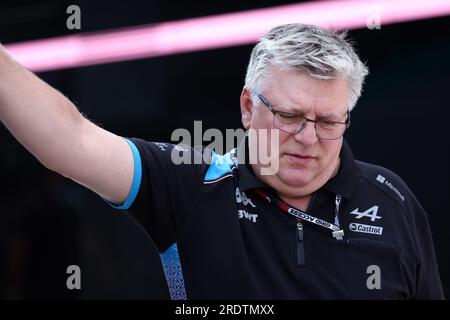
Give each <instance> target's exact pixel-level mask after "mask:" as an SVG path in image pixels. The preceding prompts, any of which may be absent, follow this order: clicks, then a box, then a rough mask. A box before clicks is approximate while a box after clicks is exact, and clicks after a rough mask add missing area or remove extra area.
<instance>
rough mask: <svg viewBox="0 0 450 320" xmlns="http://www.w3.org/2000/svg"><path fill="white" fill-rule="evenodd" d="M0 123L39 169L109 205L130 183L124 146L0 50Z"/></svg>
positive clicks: (130, 158)
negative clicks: (25, 150)
mask: <svg viewBox="0 0 450 320" xmlns="http://www.w3.org/2000/svg"><path fill="white" fill-rule="evenodd" d="M0 121H1V122H2V123H3V124H4V125H5V126H6V128H8V130H9V131H10V132H11V133H12V134H13V135H14V137H15V138H16V139H17V140H18V141H19V142H20V143H21V144H22V145H24V146H25V148H26V149H27V150H28V151H30V152H31V153H32V154H33V155H34V156H35V157H36V158H37V159H38V160H39V161H40V162H41V163H42V164H43V165H44V166H45V167H47V168H48V169H50V170H53V171H56V172H58V173H60V174H62V175H63V176H66V177H68V178H70V179H72V180H74V181H76V182H78V183H79V184H81V185H84V186H86V187H87V188H89V189H91V190H92V191H94V192H96V193H97V194H99V195H100V196H102V197H103V198H105V199H107V200H109V201H112V202H114V203H121V202H123V201H124V200H125V198H126V196H127V194H128V191H129V189H130V187H131V183H132V178H133V170H134V168H133V156H132V153H131V150H130V147H129V146H128V144H127V142H126V141H125V140H123V139H122V138H121V137H119V136H117V135H115V134H113V133H111V132H108V131H106V130H104V129H102V128H100V127H98V126H96V125H95V124H93V123H92V122H90V121H89V120H87V119H86V118H84V117H83V116H82V115H81V113H80V112H78V110H77V108H76V107H75V106H74V105H73V104H72V103H71V102H70V101H69V100H68V99H67V98H66V97H64V96H63V95H62V94H61V93H60V92H58V91H57V90H55V89H54V88H52V87H51V86H49V85H48V84H46V83H45V82H44V81H42V80H41V79H39V78H38V77H37V76H36V75H34V74H33V73H31V72H29V71H28V70H26V69H25V68H23V67H22V66H21V65H20V64H19V63H17V62H16V61H14V60H13V59H12V58H11V57H10V56H9V55H8V54H7V53H6V51H5V49H4V48H3V47H1V45H0Z"/></svg>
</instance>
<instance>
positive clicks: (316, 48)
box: [245, 24, 368, 110]
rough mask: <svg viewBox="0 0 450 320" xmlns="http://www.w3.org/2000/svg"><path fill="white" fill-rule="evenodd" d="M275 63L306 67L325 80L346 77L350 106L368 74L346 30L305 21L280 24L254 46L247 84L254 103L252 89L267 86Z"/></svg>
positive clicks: (276, 65) (281, 65) (285, 65)
mask: <svg viewBox="0 0 450 320" xmlns="http://www.w3.org/2000/svg"><path fill="white" fill-rule="evenodd" d="M272 66H275V67H281V68H298V69H304V70H306V71H307V72H308V73H309V74H310V75H311V76H312V77H314V78H319V79H325V80H328V79H335V78H339V77H345V78H346V79H347V81H348V84H349V88H350V98H349V100H350V101H349V105H348V109H349V110H352V109H353V107H354V106H355V105H356V102H357V101H358V98H359V97H360V95H361V91H362V85H363V83H364V78H365V77H366V75H367V74H368V69H367V67H366V66H365V65H364V63H363V62H361V60H360V59H359V57H358V55H357V54H356V52H355V50H354V49H353V46H352V44H351V42H350V41H349V40H348V39H347V34H346V32H336V31H326V30H323V29H321V28H319V27H317V26H313V25H306V24H286V25H281V26H277V27H275V28H273V29H271V30H270V31H269V32H268V33H267V34H265V35H264V36H263V37H262V38H261V39H260V41H259V42H258V44H257V45H256V46H255V47H254V48H253V51H252V54H251V57H250V62H249V65H248V68H247V74H246V77H245V86H246V87H247V88H248V89H249V90H250V91H251V92H252V99H253V102H254V103H255V102H256V100H255V97H254V96H253V93H255V92H260V91H262V90H263V89H264V86H265V80H266V78H267V75H268V72H269V69H270V67H272ZM255 105H256V104H255Z"/></svg>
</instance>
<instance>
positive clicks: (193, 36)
mask: <svg viewBox="0 0 450 320" xmlns="http://www.w3.org/2000/svg"><path fill="white" fill-rule="evenodd" d="M81 9H82V8H81ZM81 11H82V12H83V10H81ZM376 12H378V13H379V16H380V23H381V28H382V27H383V25H386V24H391V23H398V22H404V21H411V20H418V19H427V18H432V17H438V16H445V15H450V1H449V0H378V1H364V0H335V1H314V2H307V3H301V4H292V5H285V6H279V7H272V8H265V9H257V10H250V11H243V12H238V13H230V14H222V15H216V16H209V17H203V18H193V19H186V20H180V21H173V22H164V23H158V24H153V25H144V26H139V27H133V28H126V29H119V30H112V31H104V32H98V33H90V34H87V33H86V34H77V35H73V36H64V37H58V38H52V39H44V40H36V41H29V42H22V43H15V44H10V45H6V48H7V50H8V51H9V52H10V53H11V54H12V56H14V57H15V58H16V59H17V60H18V61H19V62H21V63H22V64H23V65H24V66H26V67H27V68H29V69H30V70H33V71H49V70H56V69H63V68H71V67H79V66H87V65H94V64H101V63H110V62H116V61H125V60H132V59H142V58H149V57H156V56H163V55H170V54H175V53H182V52H191V51H198V50H206V49H213V48H221V47H229V46H236V45H244V44H249V43H254V42H255V41H257V39H258V38H259V37H260V36H261V35H262V34H264V33H265V32H266V31H268V30H269V29H270V28H271V27H273V26H275V25H279V24H284V23H291V22H301V23H310V24H316V25H319V26H322V27H324V28H335V29H354V28H365V27H367V22H368V21H371V17H372V16H373V15H374V14H376Z"/></svg>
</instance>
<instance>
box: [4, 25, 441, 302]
mask: <svg viewBox="0 0 450 320" xmlns="http://www.w3.org/2000/svg"><path fill="white" fill-rule="evenodd" d="M366 74H367V69H366V67H365V66H364V64H363V63H362V62H361V61H360V59H359V58H358V56H357V55H356V53H355V52H354V50H353V48H352V47H351V45H350V44H349V43H348V42H347V41H346V40H345V36H344V35H343V34H337V33H332V32H327V31H324V30H322V29H320V28H318V27H315V26H310V25H301V24H290V25H283V26H279V27H276V28H274V29H272V30H271V31H270V32H269V33H267V34H266V35H265V36H264V37H263V38H262V39H261V41H260V42H259V43H258V44H257V45H256V47H255V48H254V50H253V52H252V56H251V59H250V63H249V67H248V71H247V76H246V80H245V86H244V89H243V91H242V94H241V100H240V101H241V112H242V123H243V126H244V128H245V129H250V130H252V132H256V133H257V134H253V135H252V134H249V136H248V139H245V140H244V141H243V142H242V143H241V145H240V146H239V147H238V148H237V150H232V151H231V152H230V153H227V154H225V155H223V156H222V155H219V154H216V153H214V152H211V151H206V152H207V153H209V155H211V161H210V163H206V162H203V163H201V164H179V165H176V164H174V161H173V155H174V154H176V153H178V152H181V153H185V152H187V153H189V154H191V155H195V152H196V151H192V150H189V149H186V148H185V147H180V146H177V147H174V146H173V145H170V144H165V143H152V142H146V141H143V140H141V139H124V138H121V137H118V136H116V135H114V134H112V133H110V132H107V131H105V130H103V129H101V128H99V127H97V126H95V125H94V124H92V123H91V122H89V121H88V120H87V119H85V118H84V117H82V116H81V114H80V113H79V112H78V111H77V110H76V108H75V107H74V106H73V105H72V104H71V103H70V102H69V101H68V100H67V99H65V98H64V97H63V96H62V95H61V94H59V93H58V92H56V91H55V90H53V89H51V88H50V87H49V86H47V85H46V84H45V83H43V82H42V81H40V80H39V79H38V78H36V77H35V76H34V75H32V74H31V73H29V72H27V71H25V70H24V69H23V68H21V67H20V66H19V65H18V64H17V63H15V62H13V61H12V60H11V58H10V57H8V56H7V55H6V54H5V53H4V52H1V56H0V78H1V79H0V119H1V120H2V122H3V123H4V124H5V126H6V127H7V128H8V129H9V130H10V131H11V132H12V133H13V134H14V136H15V137H16V138H17V139H18V140H19V141H20V142H21V143H22V144H23V145H24V146H25V147H26V148H27V149H28V150H29V151H30V152H32V153H33V154H34V155H35V156H36V157H37V158H38V160H39V161H41V163H42V164H43V165H45V166H46V167H47V168H49V169H51V170H54V171H56V172H59V173H60V174H62V175H64V176H66V177H69V178H71V179H72V180H74V181H76V182H78V183H80V184H82V185H84V186H86V187H87V188H89V189H91V190H93V191H94V192H96V193H97V194H99V195H100V196H101V197H103V198H104V199H105V200H107V201H109V202H110V203H111V204H112V205H113V206H115V207H116V208H119V209H122V210H127V211H128V212H129V213H130V214H131V215H132V216H133V217H134V218H135V219H136V220H137V221H138V222H139V223H140V224H141V225H142V226H143V227H144V229H145V230H146V231H147V232H148V234H149V235H150V236H151V238H152V239H153V241H154V242H155V244H156V246H157V247H158V249H159V251H160V252H161V253H163V252H165V253H164V255H163V260H164V261H166V262H167V260H166V259H167V255H170V257H169V263H168V264H165V271H166V275H167V278H168V281H169V288H170V290H171V295H172V298H174V299H184V298H189V299H268V298H269V299H441V298H443V292H442V286H441V283H440V279H439V274H438V268H437V264H436V259H435V254H434V248H433V242H432V238H431V234H430V230H429V225H428V220H427V216H426V213H425V212H424V210H423V208H422V207H421V205H420V204H419V202H418V201H417V199H416V198H415V197H414V195H413V193H412V192H411V191H410V190H409V189H408V187H407V186H406V185H405V184H404V182H403V181H402V180H401V179H400V178H399V177H397V176H396V175H395V174H394V173H392V172H390V171H389V170H387V169H384V168H381V167H378V166H374V165H370V164H367V163H363V162H359V161H356V160H354V159H353V156H352V153H351V150H350V148H349V146H348V145H347V144H346V143H345V141H344V140H343V135H344V132H345V130H346V129H347V128H348V126H349V124H350V111H351V110H352V109H353V107H354V106H355V104H356V102H357V99H358V97H359V96H360V93H361V88H362V84H363V81H364V78H365V76H366ZM260 132H267V133H268V132H270V134H266V135H264V134H263V135H259V134H258V133H260ZM274 132H275V137H276V139H274V140H273V139H271V138H272V137H273V134H274ZM268 136H270V137H269V138H267V137H268ZM264 137H266V138H264ZM69 141H70V143H68V142H69ZM274 141H275V142H274ZM263 147H265V148H267V149H268V150H269V151H270V152H272V156H273V154H275V157H272V159H275V162H277V166H276V170H273V171H272V172H271V173H270V174H267V172H266V173H264V170H263V169H267V164H265V163H262V161H261V159H260V157H259V153H258V152H259V150H260V149H261V148H263ZM174 148H175V149H174ZM174 151H175V152H174ZM178 259H179V260H178Z"/></svg>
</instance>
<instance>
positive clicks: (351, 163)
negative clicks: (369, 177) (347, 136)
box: [322, 140, 357, 199]
mask: <svg viewBox="0 0 450 320" xmlns="http://www.w3.org/2000/svg"><path fill="white" fill-rule="evenodd" d="M340 157H341V161H340V165H339V170H338V173H337V174H336V175H335V176H334V177H333V178H331V179H330V180H328V181H327V183H325V185H324V186H323V187H322V188H323V189H325V190H328V191H331V192H332V193H334V194H339V195H341V196H343V197H344V198H347V199H349V198H350V197H351V195H352V193H353V190H354V189H355V186H356V181H357V167H356V165H355V159H354V158H353V152H352V150H351V149H350V146H349V145H348V143H347V141H345V140H344V141H343V143H342V148H341V153H340Z"/></svg>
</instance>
